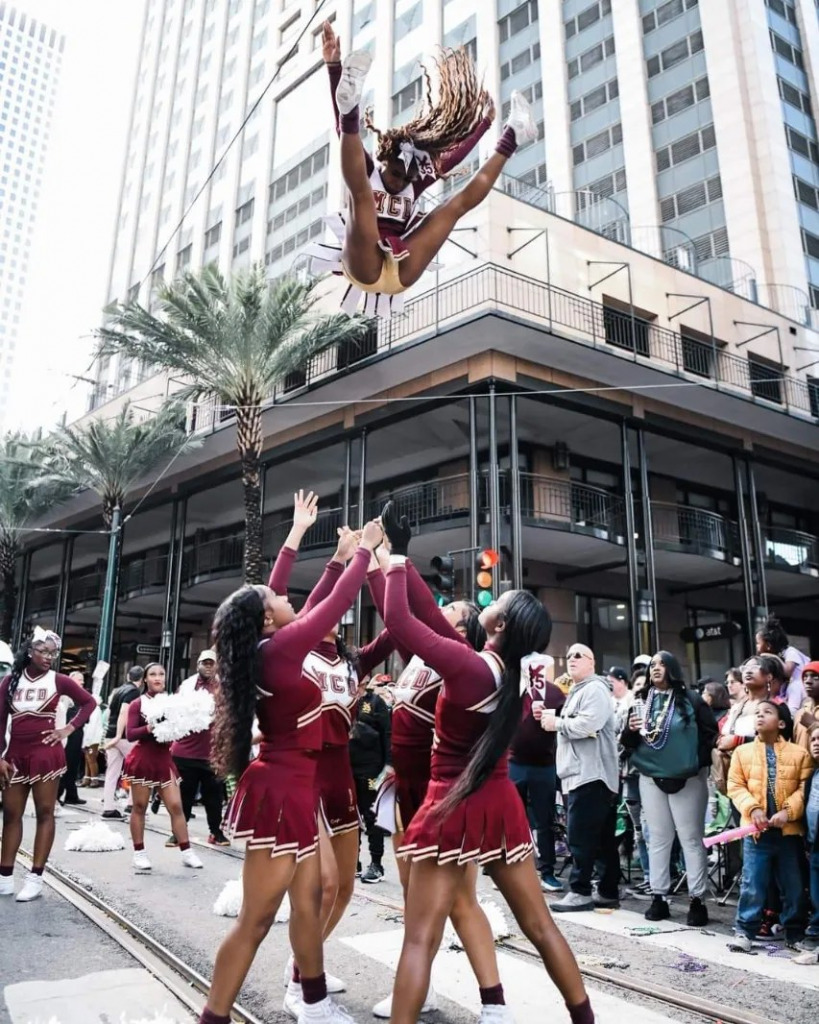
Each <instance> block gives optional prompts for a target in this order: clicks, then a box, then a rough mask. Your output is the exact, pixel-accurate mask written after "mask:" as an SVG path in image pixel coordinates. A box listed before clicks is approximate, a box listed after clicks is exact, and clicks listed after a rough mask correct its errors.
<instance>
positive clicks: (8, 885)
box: [0, 875, 14, 896]
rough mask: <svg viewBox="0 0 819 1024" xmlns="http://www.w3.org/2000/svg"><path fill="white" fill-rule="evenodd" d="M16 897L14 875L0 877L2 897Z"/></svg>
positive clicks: (0, 894)
mask: <svg viewBox="0 0 819 1024" xmlns="http://www.w3.org/2000/svg"><path fill="white" fill-rule="evenodd" d="M13 895H14V875H0V896H13Z"/></svg>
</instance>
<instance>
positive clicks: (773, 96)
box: [92, 0, 819, 408]
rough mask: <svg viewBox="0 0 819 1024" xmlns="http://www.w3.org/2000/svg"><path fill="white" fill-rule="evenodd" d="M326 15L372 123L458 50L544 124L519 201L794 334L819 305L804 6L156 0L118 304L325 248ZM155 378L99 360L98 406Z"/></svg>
mask: <svg viewBox="0 0 819 1024" xmlns="http://www.w3.org/2000/svg"><path fill="white" fill-rule="evenodd" d="M324 18H329V19H330V20H331V21H333V22H334V23H335V25H336V29H337V31H338V32H339V34H340V35H341V37H342V40H343V44H344V48H345V50H347V49H349V48H350V47H354V48H361V47H365V48H367V49H369V50H370V51H371V52H372V53H373V56H374V59H375V63H374V67H373V70H372V72H371V74H370V77H369V80H368V92H367V93H366V94H365V103H372V104H373V107H374V113H375V121H376V123H378V124H382V125H384V124H387V125H389V124H392V123H397V122H401V121H406V120H407V119H409V117H411V115H412V112H413V110H414V108H415V106H416V104H418V103H419V102H420V101H421V99H422V95H423V91H424V79H423V76H422V72H421V66H420V63H419V61H420V59H421V58H422V57H423V56H424V55H425V54H428V53H429V52H430V51H431V50H432V48H433V47H434V45H435V44H436V43H442V44H443V45H445V46H458V45H465V46H467V47H469V48H470V49H471V51H472V52H473V54H474V55H475V57H476V60H477V63H478V65H479V67H480V68H481V69H482V71H483V73H484V74H485V79H486V84H487V87H488V88H489V90H490V92H491V93H492V94H493V95H494V96H495V97H496V98H497V101H498V104H499V107H500V113H501V115H503V114H505V113H506V112H507V110H508V103H509V98H510V96H511V93H512V90H513V89H520V90H522V91H523V92H524V93H525V94H526V95H527V96H528V97H529V98H530V100H531V101H532V103H533V106H534V111H535V117H536V120H537V121H538V123H539V126H540V136H539V138H538V139H537V141H535V142H534V143H531V144H530V145H529V146H527V147H525V148H523V149H522V150H520V151H519V152H518V153H517V154H516V156H515V158H514V162H513V163H512V164H510V167H509V172H510V175H512V176H513V178H514V180H513V178H507V179H506V180H505V184H504V187H505V188H506V189H507V190H509V191H513V192H515V193H517V194H518V195H521V194H523V193H526V194H527V198H529V200H530V201H534V202H536V204H537V205H541V206H543V207H544V208H547V209H550V210H551V211H552V212H555V213H558V214H561V215H563V216H567V217H570V218H572V219H575V220H577V221H579V222H581V223H583V224H584V225H585V226H587V227H592V228H594V229H595V230H598V231H600V232H602V233H604V234H607V235H609V236H611V237H613V238H615V239H617V240H619V241H622V242H625V243H626V244H629V245H631V246H632V247H634V248H636V249H640V250H643V251H645V252H649V253H651V254H652V255H655V256H659V257H660V258H662V259H665V260H666V261H668V262H671V263H674V264H675V265H677V266H679V267H680V268H681V269H684V270H688V271H690V272H692V273H696V274H697V275H699V276H700V277H703V278H706V279H708V280H711V281H713V282H715V283H718V284H720V285H722V286H726V287H729V288H731V289H732V290H734V291H737V292H739V293H740V294H743V295H745V296H746V297H748V298H752V299H754V300H756V301H758V302H760V303H761V304H762V305H767V306H769V307H771V308H774V309H776V310H778V311H779V312H782V313H784V314H786V315H788V316H790V317H791V318H793V319H796V320H799V321H802V322H807V321H808V320H810V318H811V316H812V313H811V309H817V308H819V141H818V140H817V134H816V124H815V120H814V115H813V108H812V97H813V96H814V94H815V89H816V84H817V73H818V72H817V68H819V63H818V62H819V15H818V14H817V7H816V4H815V2H814V0H719V2H708V3H705V2H702V3H701V2H699V0H617V2H616V3H614V2H613V0H595V2H593V3H589V0H525V2H523V3H521V2H520V0H487V2H485V3H480V4H475V3H474V2H472V0H325V2H321V0H256V2H252V0H149V2H148V4H147V5H146V14H145V21H144V26H143V33H142V50H141V58H140V66H139V76H138V82H137V85H136V90H135V95H134V101H133V108H132V111H131V130H130V133H129V139H130V142H129V152H128V159H127V162H126V169H125V172H124V179H123V184H122V192H121V201H120V208H119V220H118V223H117V226H116V231H115V247H114V255H113V259H112V264H111V274H110V281H109V298H110V299H111V300H115V299H120V300H121V299H126V298H129V297H135V296H137V295H139V297H140V299H141V300H142V301H143V302H146V301H150V293H151V290H152V289H153V288H154V287H155V286H156V285H157V284H158V283H159V282H160V281H161V280H167V279H169V278H170V277H172V276H173V275H174V274H175V273H176V272H177V271H178V270H180V269H182V268H185V267H197V266H200V265H202V264H203V263H206V262H209V261H213V260H216V261H218V262H219V264H220V265H221V266H222V267H223V268H224V269H225V270H230V269H233V268H237V267H241V266H244V265H246V264H248V263H249V262H250V261H252V260H264V261H265V263H266V264H267V265H268V267H269V270H270V273H271V275H272V276H276V275H278V274H281V273H283V272H284V271H285V270H287V269H288V267H289V266H290V265H291V264H292V262H293V260H294V258H295V257H296V256H297V255H298V252H299V250H300V249H301V248H302V247H303V246H304V244H305V243H306V242H307V241H309V240H310V239H312V238H315V237H316V236H318V235H320V234H321V233H322V231H323V226H322V216H323V215H324V214H325V213H326V212H327V211H328V208H334V207H337V206H338V204H339V203H340V201H341V195H342V190H341V183H340V180H339V172H338V166H337V164H338V161H337V159H336V158H335V154H334V153H333V150H332V146H333V133H332V125H331V119H330V106H329V98H328V95H327V83H326V76H325V74H324V71H323V68H322V66H321V34H320V33H321V26H320V23H321V20H323V19H324ZM296 43H297V44H298V45H296ZM277 68H278V69H279V70H278V73H277V77H276V80H275V82H274V84H273V85H272V87H271V88H270V89H268V91H267V92H266V93H265V94H264V97H263V99H262V100H261V102H260V103H259V104H258V106H255V107H254V104H255V102H256V101H257V100H258V98H259V96H260V95H261V94H262V92H263V90H264V89H265V86H266V85H267V83H268V82H269V81H270V79H271V78H272V77H273V75H274V73H276V69H277ZM251 108H253V114H252V116H251V118H250V120H249V121H248V123H247V124H246V126H245V128H244V131H243V133H242V136H241V138H240V139H238V140H237V141H236V143H235V144H234V145H233V146H232V147H231V148H230V150H229V152H228V155H227V157H226V159H225V160H223V161H222V162H221V163H220V164H219V166H218V169H217V171H216V173H215V174H214V175H213V177H212V178H211V180H210V181H209V182H208V183H207V185H206V186H205V189H204V192H203V193H202V195H201V196H200V197H199V199H198V200H197V202H196V204H195V206H194V207H193V209H192V210H191V211H190V212H189V213H188V214H187V216H186V217H185V219H184V224H183V226H182V229H181V230H180V231H179V232H178V233H176V234H173V235H172V232H173V229H174V227H175V225H177V223H178V222H179V220H180V218H181V217H182V215H183V212H184V211H185V210H187V208H188V207H189V205H190V203H191V202H192V200H193V199H194V197H195V196H196V195H197V193H198V191H199V189H200V188H201V187H202V185H203V184H204V183H205V182H206V179H207V177H208V175H209V173H210V171H211V169H212V168H213V166H214V165H215V164H216V162H217V160H218V159H219V157H220V156H221V155H222V154H223V153H224V152H225V150H226V147H227V146H228V143H229V142H230V140H231V139H232V138H233V136H234V134H235V133H236V131H237V129H238V128H239V126H240V124H241V122H242V120H243V119H244V117H245V116H246V114H247V113H248V111H249V110H251ZM499 120H500V119H499ZM491 145H492V142H491V139H487V140H486V141H485V142H484V144H483V149H482V151H481V154H478V153H476V154H475V155H474V156H473V158H472V160H471V161H470V162H469V163H468V165H467V166H468V168H473V167H475V166H477V162H478V160H479V156H480V155H482V154H483V153H484V152H487V151H488V150H489V149H490V147H491ZM443 187H444V188H447V187H448V186H447V185H446V184H445V185H444V186H443ZM535 195H537V198H533V197H534V196H535ZM169 238H171V242H170V244H169V245H168V247H167V249H165V250H164V251H162V250H163V246H165V243H166V242H167V241H168V239H169ZM160 253H161V255H159V254H160ZM147 372H149V371H148V368H145V367H143V368H139V367H131V366H112V365H110V364H109V363H107V362H105V363H103V365H102V366H100V368H99V378H98V379H99V382H98V385H97V387H96V389H95V391H94V394H93V396H92V408H94V407H96V406H98V405H100V404H102V403H103V402H104V401H106V400H107V399H108V398H110V397H112V396H113V395H115V394H117V393H120V392H121V391H123V390H127V389H128V388H129V387H130V386H132V385H133V384H134V383H136V382H137V380H138V379H140V375H141V374H142V375H144V374H145V373H147Z"/></svg>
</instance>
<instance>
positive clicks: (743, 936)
mask: <svg viewBox="0 0 819 1024" xmlns="http://www.w3.org/2000/svg"><path fill="white" fill-rule="evenodd" d="M792 738H793V716H792V715H791V712H790V709H789V708H788V706H787V704H779V703H773V702H771V701H760V703H759V705H758V707H757V710H756V739H755V740H754V742H753V743H746V744H744V745H743V746H741V747H737V749H736V750H735V751H734V753H733V756H732V757H731V767H730V769H729V772H728V796H729V797H730V799H731V801H732V802H733V804H734V806H735V807H736V809H737V810H738V811H739V813H740V814H741V815H742V824H743V825H749V824H753V825H756V827H757V829H759V832H758V833H757V834H755V835H751V836H746V838H745V839H743V844H744V848H743V867H742V883H741V886H740V892H739V905H738V907H737V917H736V933H737V934H736V938H735V939H734V940H733V942H732V943H731V946H732V948H734V949H739V950H743V951H745V952H747V951H748V950H750V948H751V944H752V941H753V939H754V938H756V935H757V933H758V931H759V927H760V925H761V924H762V912H763V909H764V907H765V897H766V895H767V891H768V887H769V885H770V883H771V882H772V881H773V880H774V879H775V880H776V883H777V887H778V888H779V890H780V892H781V894H782V913H781V915H780V921H781V923H782V926H783V928H784V930H785V942H786V943H787V945H788V946H790V947H793V946H794V945H795V944H796V943H797V942H798V941H799V940H800V939H801V938H802V937H803V935H804V926H805V906H804V890H803V886H802V863H801V862H802V860H803V859H804V853H803V845H804V844H803V840H802V836H803V835H804V834H805V823H804V818H805V783H806V782H807V780H808V778H809V777H810V775H811V771H812V768H813V762H812V760H811V757H810V755H809V754H808V753H807V751H806V750H804V749H803V748H802V747H800V746H797V744H795V743H792V742H791V740H792Z"/></svg>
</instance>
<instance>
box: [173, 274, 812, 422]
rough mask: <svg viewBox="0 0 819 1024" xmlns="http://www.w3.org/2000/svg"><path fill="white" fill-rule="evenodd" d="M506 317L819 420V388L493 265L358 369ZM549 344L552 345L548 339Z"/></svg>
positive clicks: (426, 310) (306, 376)
mask: <svg viewBox="0 0 819 1024" xmlns="http://www.w3.org/2000/svg"><path fill="white" fill-rule="evenodd" d="M499 310H504V311H508V312H510V313H512V314H514V315H515V316H518V317H523V318H525V319H528V320H531V321H533V322H534V323H537V324H538V325H540V326H542V327H543V328H545V329H546V330H548V331H550V332H552V333H560V332H559V331H556V328H565V330H567V331H569V332H571V336H572V338H573V340H575V341H577V342H578V343H580V344H586V345H589V346H590V347H592V348H599V349H602V350H605V351H606V352H608V353H609V354H612V355H618V356H619V357H620V358H627V359H631V360H638V359H645V360H646V362H647V363H648V364H650V365H651V366H652V367H654V368H658V369H662V370H664V371H666V372H668V373H672V374H675V375H677V376H683V377H688V376H691V377H692V378H695V379H697V380H700V381H702V380H703V379H706V380H710V381H712V382H713V383H714V384H716V385H719V386H720V387H721V388H722V389H728V390H730V391H732V392H734V393H737V394H740V395H742V396H743V397H745V398H749V399H751V400H753V401H758V402H763V403H764V404H766V405H768V406H769V407H770V405H774V406H780V407H782V408H786V409H789V410H790V411H798V412H800V413H803V414H805V415H807V416H813V417H814V418H819V417H817V412H819V386H817V385H815V384H809V383H808V382H807V380H803V379H801V378H798V377H792V376H788V375H785V374H784V373H783V374H781V375H779V374H777V380H778V381H779V382H780V383H779V384H778V385H777V387H776V390H775V392H774V391H773V390H772V389H771V388H770V387H766V388H762V387H760V384H759V381H758V380H756V379H755V377H754V375H753V373H752V367H751V364H750V363H749V361H748V359H747V358H743V357H741V356H738V355H734V354H733V353H731V352H727V351H726V350H725V349H724V348H719V347H715V348H713V349H712V348H711V346H710V345H709V346H707V347H708V349H709V351H708V352H704V351H700V350H699V349H698V350H697V354H696V356H695V357H692V355H691V346H690V339H687V338H684V337H682V336H681V335H680V334H678V333H676V332H675V331H672V330H669V329H668V328H665V327H660V326H659V325H657V324H654V323H653V322H648V321H644V320H641V319H640V318H634V320H632V317H631V316H630V315H629V314H628V313H624V312H622V311H620V310H613V309H612V308H611V307H609V306H605V305H604V304H602V303H600V302H595V301H594V300H592V299H590V298H588V297H587V296H584V295H579V294H576V293H574V292H570V291H566V290H565V289H562V288H557V287H555V286H554V285H549V284H546V283H545V282H543V281H538V280H535V279H534V278H529V277H524V276H522V275H520V274H517V273H514V272H512V271H510V270H507V269H505V268H502V267H497V266H495V265H493V264H484V265H482V266H480V267H478V268H476V269H475V270H472V271H469V272H468V273H465V274H463V275H461V276H460V277H457V278H454V279H453V280H450V281H448V282H447V283H446V284H442V285H441V286H440V287H439V288H436V289H433V290H432V291H428V292H426V293H424V294H422V295H419V296H418V297H417V298H415V299H412V300H410V301H409V302H408V303H407V305H406V306H405V311H404V313H403V314H402V315H401V316H399V317H394V318H393V319H392V320H389V321H382V322H379V324H378V325H377V327H376V328H375V332H376V333H374V334H372V335H371V336H369V337H368V340H367V345H366V353H367V354H366V355H365V356H363V358H362V359H361V360H360V362H358V363H357V365H365V364H366V363H367V362H368V361H370V360H371V359H374V358H376V357H378V356H380V355H383V354H384V353H387V352H390V351H391V350H392V349H394V348H397V347H398V346H400V345H401V344H402V343H403V342H404V341H406V340H407V339H409V338H410V337H415V336H418V335H422V336H423V335H424V334H427V333H431V334H436V333H438V332H440V330H442V329H443V328H447V329H451V328H452V327H454V326H455V325H456V324H457V323H459V322H464V321H466V320H469V319H473V318H474V317H475V316H478V315H480V314H484V313H492V312H494V311H499ZM543 344H544V345H548V344H549V342H548V339H546V338H545V337H544V340H543ZM338 367H339V361H338V352H337V351H336V350H335V349H329V350H327V351H325V352H323V353H321V354H319V355H318V356H316V357H315V358H314V359H312V360H311V361H310V363H309V364H308V366H307V367H306V368H305V371H304V373H303V374H301V375H299V378H298V380H297V381H292V382H287V383H286V384H285V385H282V386H279V387H277V388H276V390H275V392H274V394H273V395H272V396H271V400H272V401H274V402H278V401H286V400H287V397H288V396H289V395H290V394H292V393H294V391H295V390H299V391H300V390H301V389H302V388H305V387H312V386H314V385H317V384H319V383H320V382H321V381H324V380H329V379H330V378H332V377H334V376H335V375H336V374H338V373H339V372H340V371H339V368H338ZM288 384H290V386H288ZM293 385H296V386H295V387H293ZM812 389H813V390H812ZM194 419H195V426H193V427H192V429H195V430H197V431H201V430H210V429H214V428H215V427H217V426H218V425H219V423H220V422H221V410H220V408H219V407H217V406H212V405H208V404H202V405H199V406H197V408H196V416H195V418H194Z"/></svg>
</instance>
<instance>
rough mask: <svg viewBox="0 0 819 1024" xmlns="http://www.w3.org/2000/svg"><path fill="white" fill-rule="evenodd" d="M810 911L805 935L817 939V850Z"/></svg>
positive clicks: (812, 867)
mask: <svg viewBox="0 0 819 1024" xmlns="http://www.w3.org/2000/svg"><path fill="white" fill-rule="evenodd" d="M814 785H816V783H814ZM810 910H811V914H810V921H809V922H808V930H807V932H806V933H805V934H806V935H809V936H810V937H811V938H812V939H819V850H814V851H813V853H812V854H811V855H810Z"/></svg>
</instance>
